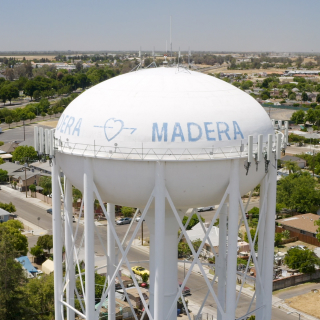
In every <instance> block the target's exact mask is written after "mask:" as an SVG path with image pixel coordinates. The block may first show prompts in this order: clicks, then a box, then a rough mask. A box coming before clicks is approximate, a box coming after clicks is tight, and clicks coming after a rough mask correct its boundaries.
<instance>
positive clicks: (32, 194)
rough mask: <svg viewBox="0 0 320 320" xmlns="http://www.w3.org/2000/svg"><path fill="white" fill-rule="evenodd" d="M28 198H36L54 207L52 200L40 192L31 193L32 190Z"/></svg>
mask: <svg viewBox="0 0 320 320" xmlns="http://www.w3.org/2000/svg"><path fill="white" fill-rule="evenodd" d="M28 196H29V197H31V198H36V199H40V200H41V201H43V202H45V203H47V204H50V205H52V198H50V197H47V196H45V195H44V194H41V193H39V192H31V191H30V190H29V191H28Z"/></svg>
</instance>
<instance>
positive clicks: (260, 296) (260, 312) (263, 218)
mask: <svg viewBox="0 0 320 320" xmlns="http://www.w3.org/2000/svg"><path fill="white" fill-rule="evenodd" d="M267 181H268V175H266V176H265V177H264V178H263V180H262V181H261V183H260V208H259V212H260V214H259V219H261V221H260V226H259V238H258V268H259V270H260V274H261V275H262V276H263V275H264V269H265V268H264V240H265V222H266V215H265V214H263V211H264V210H265V209H266V203H265V201H266V199H267V198H268V197H267V195H266V194H265V191H266V187H267V186H266V183H267ZM256 297H257V298H256V301H257V302H256V308H259V307H261V306H262V305H263V304H264V299H263V292H262V287H261V285H260V283H259V281H257V279H256ZM263 315H264V308H260V309H258V310H257V312H256V317H257V319H261V320H264V316H263Z"/></svg>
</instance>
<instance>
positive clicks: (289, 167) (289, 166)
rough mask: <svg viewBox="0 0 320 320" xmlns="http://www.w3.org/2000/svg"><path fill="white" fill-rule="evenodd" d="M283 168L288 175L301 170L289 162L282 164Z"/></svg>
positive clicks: (295, 164) (292, 162)
mask: <svg viewBox="0 0 320 320" xmlns="http://www.w3.org/2000/svg"><path fill="white" fill-rule="evenodd" d="M284 167H285V168H286V170H288V171H289V174H291V173H296V172H298V171H300V170H301V168H300V167H299V166H298V165H297V163H296V162H294V161H292V160H289V161H285V162H284Z"/></svg>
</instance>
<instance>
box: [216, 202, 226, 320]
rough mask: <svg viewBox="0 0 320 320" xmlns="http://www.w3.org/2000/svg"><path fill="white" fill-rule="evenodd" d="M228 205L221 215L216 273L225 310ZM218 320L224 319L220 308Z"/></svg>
mask: <svg viewBox="0 0 320 320" xmlns="http://www.w3.org/2000/svg"><path fill="white" fill-rule="evenodd" d="M227 218H228V210H227V205H226V204H224V205H223V207H222V208H221V211H220V216H219V255H218V259H217V261H215V263H216V273H217V276H218V299H219V302H220V303H221V306H222V308H223V309H224V310H225V301H226V287H225V286H226V263H225V261H226V255H227ZM217 312H218V313H217V318H218V320H222V319H223V316H222V314H221V312H220V311H219V309H218V310H217Z"/></svg>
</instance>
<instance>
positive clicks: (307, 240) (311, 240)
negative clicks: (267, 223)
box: [276, 226, 320, 247]
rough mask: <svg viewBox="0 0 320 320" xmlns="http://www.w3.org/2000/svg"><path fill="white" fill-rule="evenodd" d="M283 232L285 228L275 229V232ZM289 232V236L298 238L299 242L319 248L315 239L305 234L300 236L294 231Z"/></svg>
mask: <svg viewBox="0 0 320 320" xmlns="http://www.w3.org/2000/svg"><path fill="white" fill-rule="evenodd" d="M284 230H287V229H286V227H285V226H284V227H276V232H279V233H281V232H282V231H284ZM289 231H290V236H291V237H295V238H298V239H299V240H300V241H303V242H305V243H309V244H312V245H313V246H318V247H320V242H319V241H318V239H317V238H314V237H311V236H308V235H307V234H302V233H299V232H295V231H292V230H289Z"/></svg>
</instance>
